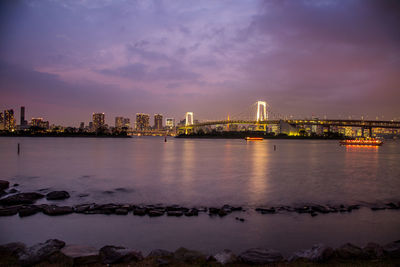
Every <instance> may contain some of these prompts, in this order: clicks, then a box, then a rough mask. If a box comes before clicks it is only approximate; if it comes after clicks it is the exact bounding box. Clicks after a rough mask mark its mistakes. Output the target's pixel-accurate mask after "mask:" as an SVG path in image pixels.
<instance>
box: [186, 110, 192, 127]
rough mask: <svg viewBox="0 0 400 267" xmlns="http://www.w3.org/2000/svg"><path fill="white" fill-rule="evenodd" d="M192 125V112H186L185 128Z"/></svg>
mask: <svg viewBox="0 0 400 267" xmlns="http://www.w3.org/2000/svg"><path fill="white" fill-rule="evenodd" d="M192 124H193V112H186V118H185V126H189V125H192Z"/></svg>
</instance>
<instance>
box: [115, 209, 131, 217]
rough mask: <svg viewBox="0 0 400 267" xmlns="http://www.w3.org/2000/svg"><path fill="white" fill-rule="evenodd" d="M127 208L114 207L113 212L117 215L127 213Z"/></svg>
mask: <svg viewBox="0 0 400 267" xmlns="http://www.w3.org/2000/svg"><path fill="white" fill-rule="evenodd" d="M128 212H129V211H128V210H127V209H122V208H121V209H116V210H115V214H117V215H127V214H128Z"/></svg>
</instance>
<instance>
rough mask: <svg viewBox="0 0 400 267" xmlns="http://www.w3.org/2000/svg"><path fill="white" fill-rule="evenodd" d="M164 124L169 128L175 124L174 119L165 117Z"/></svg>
mask: <svg viewBox="0 0 400 267" xmlns="http://www.w3.org/2000/svg"><path fill="white" fill-rule="evenodd" d="M165 126H167V127H168V128H169V129H172V128H174V126H175V119H174V118H167V119H166V120H165Z"/></svg>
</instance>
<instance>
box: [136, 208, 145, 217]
mask: <svg viewBox="0 0 400 267" xmlns="http://www.w3.org/2000/svg"><path fill="white" fill-rule="evenodd" d="M133 215H139V216H144V215H146V209H145V208H138V207H136V208H135V209H134V210H133Z"/></svg>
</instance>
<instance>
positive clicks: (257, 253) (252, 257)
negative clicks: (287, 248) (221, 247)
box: [239, 248, 283, 264]
mask: <svg viewBox="0 0 400 267" xmlns="http://www.w3.org/2000/svg"><path fill="white" fill-rule="evenodd" d="M239 259H240V260H241V261H242V262H244V263H247V264H268V263H273V262H280V261H283V256H282V254H281V253H280V252H278V251H276V250H272V249H262V248H252V249H249V250H246V251H245V252H243V253H242V254H240V255H239Z"/></svg>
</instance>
